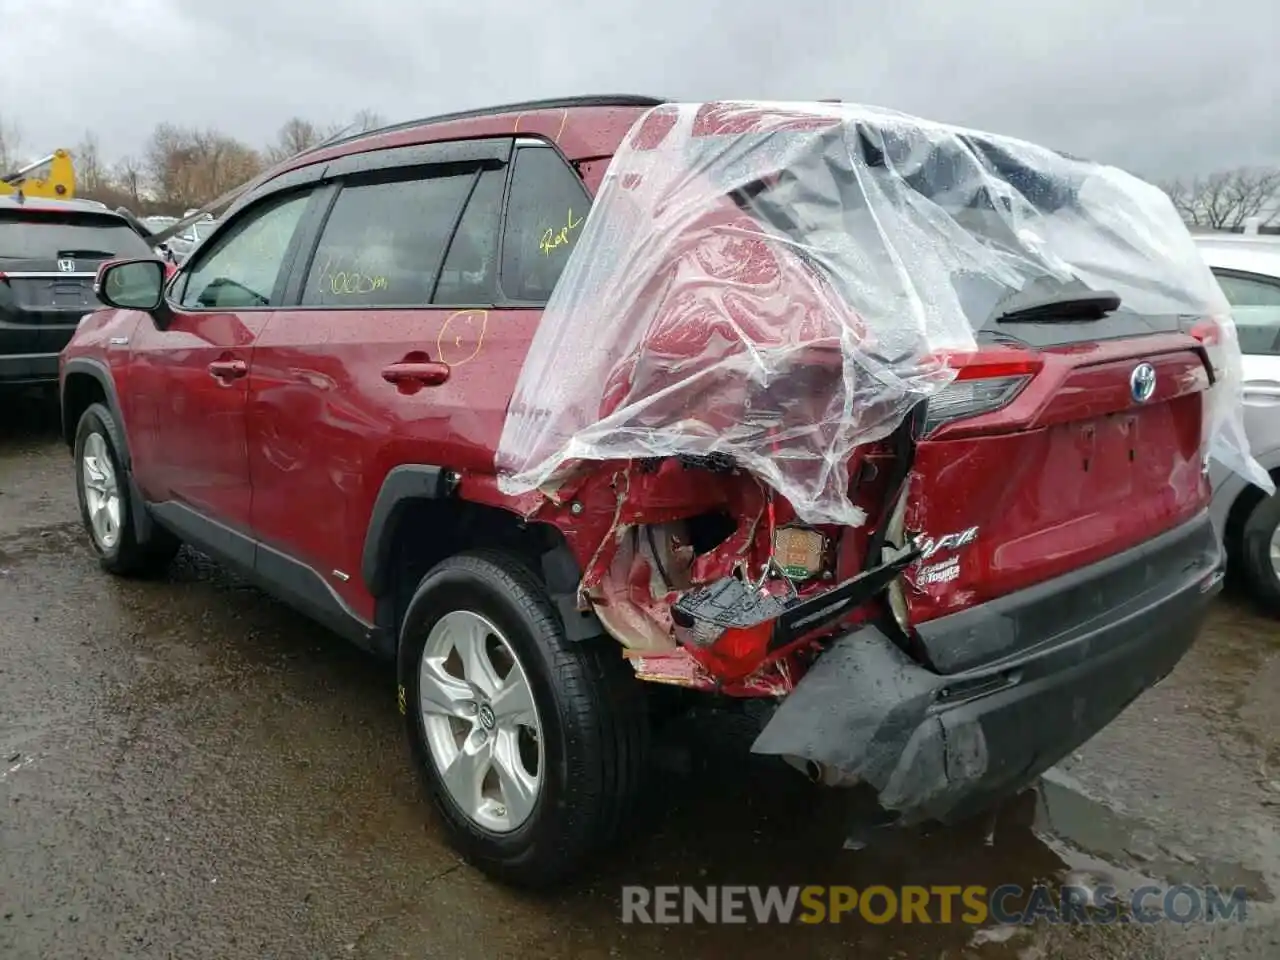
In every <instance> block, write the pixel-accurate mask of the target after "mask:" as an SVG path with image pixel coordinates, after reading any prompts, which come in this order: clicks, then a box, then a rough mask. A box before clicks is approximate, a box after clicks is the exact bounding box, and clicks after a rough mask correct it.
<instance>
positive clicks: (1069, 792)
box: [1034, 770, 1275, 903]
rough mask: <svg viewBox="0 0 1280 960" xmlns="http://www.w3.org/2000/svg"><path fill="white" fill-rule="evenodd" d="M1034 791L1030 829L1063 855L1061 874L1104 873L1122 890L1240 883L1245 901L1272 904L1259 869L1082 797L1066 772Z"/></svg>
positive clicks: (1225, 886)
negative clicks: (1063, 871)
mask: <svg viewBox="0 0 1280 960" xmlns="http://www.w3.org/2000/svg"><path fill="white" fill-rule="evenodd" d="M1034 793H1035V796H1036V815H1035V823H1034V832H1035V834H1036V835H1037V837H1038V838H1039V839H1040V840H1041V841H1042V842H1043V843H1044V844H1045V845H1046V846H1047V847H1048V848H1049V849H1050V850H1052V851H1053V852H1054V853H1055V854H1056V855H1058V856H1059V857H1061V858H1062V860H1063V862H1064V864H1065V865H1066V869H1067V873H1066V874H1065V875H1066V876H1076V877H1079V876H1092V875H1097V874H1099V873H1105V874H1107V876H1108V879H1107V882H1109V883H1111V884H1112V885H1114V886H1116V887H1118V888H1120V889H1122V890H1132V889H1134V888H1136V887H1139V886H1143V885H1147V884H1161V883H1163V884H1168V885H1177V884H1190V885H1193V886H1215V887H1218V888H1219V889H1221V890H1233V889H1235V888H1236V887H1243V888H1244V890H1245V893H1246V896H1247V897H1248V898H1249V902H1250V903H1274V902H1275V894H1274V892H1273V890H1272V888H1271V885H1270V884H1269V883H1268V881H1267V878H1266V877H1265V876H1264V875H1263V874H1262V872H1261V871H1259V870H1255V869H1252V868H1249V867H1245V866H1242V865H1241V864H1238V863H1230V862H1227V861H1225V860H1220V859H1216V858H1214V857H1211V856H1205V855H1204V854H1203V853H1202V852H1200V851H1193V850H1190V849H1188V848H1187V847H1186V846H1184V845H1183V844H1181V843H1180V842H1179V841H1178V840H1177V839H1176V838H1174V837H1166V836H1161V835H1160V833H1159V832H1158V829H1157V828H1156V827H1155V826H1153V825H1151V824H1147V823H1143V822H1141V821H1139V820H1137V819H1131V818H1128V817H1126V816H1124V815H1122V814H1120V813H1118V812H1117V811H1115V810H1113V809H1112V808H1111V807H1109V806H1107V805H1106V804H1105V803H1102V802H1101V801H1099V800H1096V799H1093V798H1092V797H1089V796H1087V795H1086V794H1085V792H1084V791H1083V789H1082V788H1081V787H1080V786H1079V785H1078V784H1076V783H1075V782H1074V781H1073V780H1072V779H1071V778H1070V777H1068V776H1067V775H1066V774H1063V773H1061V772H1059V771H1057V770H1051V771H1049V773H1048V774H1047V775H1046V776H1045V777H1043V778H1042V779H1041V780H1040V782H1039V784H1038V785H1037V786H1036V787H1035V789H1034ZM1073 882H1076V881H1073ZM1273 882H1274V880H1273Z"/></svg>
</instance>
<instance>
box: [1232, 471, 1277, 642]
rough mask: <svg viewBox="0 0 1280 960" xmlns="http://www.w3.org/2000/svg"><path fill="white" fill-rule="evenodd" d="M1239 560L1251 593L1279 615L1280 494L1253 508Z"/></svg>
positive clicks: (1269, 610)
mask: <svg viewBox="0 0 1280 960" xmlns="http://www.w3.org/2000/svg"><path fill="white" fill-rule="evenodd" d="M1240 562H1241V565H1242V566H1243V568H1244V580H1245V583H1246V584H1247V586H1248V590H1249V594H1250V596H1252V597H1253V599H1254V600H1256V601H1257V602H1258V603H1259V604H1260V605H1261V606H1263V607H1264V608H1266V610H1267V612H1268V613H1269V614H1271V615H1272V616H1274V617H1280V494H1277V495H1276V496H1271V497H1265V498H1263V499H1262V500H1259V501H1258V503H1257V505H1256V506H1255V507H1254V508H1253V510H1252V512H1250V514H1249V519H1248V520H1246V521H1245V524H1244V530H1243V532H1242V534H1241V537H1240Z"/></svg>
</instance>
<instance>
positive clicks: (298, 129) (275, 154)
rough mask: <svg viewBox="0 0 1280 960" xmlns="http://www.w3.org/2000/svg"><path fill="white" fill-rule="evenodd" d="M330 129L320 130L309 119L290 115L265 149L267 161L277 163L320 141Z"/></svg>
mask: <svg viewBox="0 0 1280 960" xmlns="http://www.w3.org/2000/svg"><path fill="white" fill-rule="evenodd" d="M329 133H330V131H325V130H321V129H320V128H319V127H318V126H316V125H315V124H314V123H312V122H311V121H310V120H304V119H303V118H302V117H290V118H289V119H288V120H286V121H285V122H284V124H283V125H281V127H280V132H279V133H277V134H276V139H275V142H274V143H272V144H271V145H270V146H269V147H267V149H266V151H265V155H266V159H267V162H268V163H279V162H280V161H282V160H287V159H289V157H292V156H294V155H295V154H298V153H301V152H302V151H303V150H309V149H311V148H312V147H314V146H315V145H316V144H318V143H320V142H321V141H322V140H324V138H325V137H326V136H328V135H329Z"/></svg>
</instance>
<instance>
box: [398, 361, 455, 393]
mask: <svg viewBox="0 0 1280 960" xmlns="http://www.w3.org/2000/svg"><path fill="white" fill-rule="evenodd" d="M382 379H383V380H385V381H387V383H394V384H396V385H397V386H401V385H408V386H421V387H437V386H439V385H440V384H442V383H444V382H445V381H446V380H448V379H449V365H448V364H447V363H440V362H438V361H435V360H423V361H419V362H416V363H413V362H408V361H406V362H403V363H393V364H391V365H390V366H386V367H383V368H382Z"/></svg>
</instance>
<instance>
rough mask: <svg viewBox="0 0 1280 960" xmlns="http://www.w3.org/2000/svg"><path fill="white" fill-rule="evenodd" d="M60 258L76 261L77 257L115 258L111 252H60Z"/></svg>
mask: <svg viewBox="0 0 1280 960" xmlns="http://www.w3.org/2000/svg"><path fill="white" fill-rule="evenodd" d="M58 256H60V257H67V258H71V259H74V258H75V257H114V256H115V253H114V252H112V251H111V250H59V251H58Z"/></svg>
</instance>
